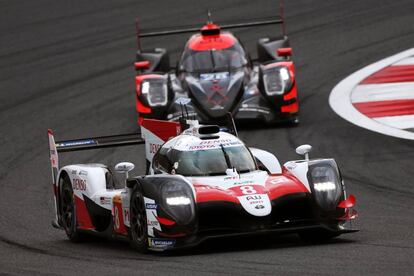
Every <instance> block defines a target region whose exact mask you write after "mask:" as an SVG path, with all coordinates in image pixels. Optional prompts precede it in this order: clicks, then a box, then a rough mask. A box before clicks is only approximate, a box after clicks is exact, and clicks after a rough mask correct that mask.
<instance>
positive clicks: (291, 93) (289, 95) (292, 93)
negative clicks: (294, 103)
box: [283, 83, 298, 101]
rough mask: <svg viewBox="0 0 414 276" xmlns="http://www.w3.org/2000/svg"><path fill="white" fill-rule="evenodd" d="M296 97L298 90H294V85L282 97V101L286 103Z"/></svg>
mask: <svg viewBox="0 0 414 276" xmlns="http://www.w3.org/2000/svg"><path fill="white" fill-rule="evenodd" d="M297 96H298V90H297V88H296V83H295V84H294V85H293V87H292V89H291V90H290V91H289V92H288V93H287V94H285V95H284V96H283V100H284V101H288V100H291V99H296V98H297Z"/></svg>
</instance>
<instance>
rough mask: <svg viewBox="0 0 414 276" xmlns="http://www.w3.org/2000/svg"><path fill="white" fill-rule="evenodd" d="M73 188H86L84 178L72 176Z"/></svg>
mask: <svg viewBox="0 0 414 276" xmlns="http://www.w3.org/2000/svg"><path fill="white" fill-rule="evenodd" d="M73 189H74V190H79V191H85V190H86V180H83V179H78V178H74V179H73Z"/></svg>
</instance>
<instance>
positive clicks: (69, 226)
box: [59, 175, 85, 242]
mask: <svg viewBox="0 0 414 276" xmlns="http://www.w3.org/2000/svg"><path fill="white" fill-rule="evenodd" d="M59 187H60V217H61V222H62V226H63V229H65V232H66V235H67V236H68V238H69V240H70V241H72V242H80V241H82V240H84V237H85V236H84V234H83V233H79V231H78V229H77V227H76V208H75V202H74V197H73V189H72V184H71V182H70V179H69V177H68V176H67V175H63V177H62V178H61V179H60V185H59Z"/></svg>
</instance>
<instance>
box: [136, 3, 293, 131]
mask: <svg viewBox="0 0 414 276" xmlns="http://www.w3.org/2000/svg"><path fill="white" fill-rule="evenodd" d="M270 24H284V20H283V9H282V12H281V16H280V18H277V19H275V18H270V19H269V18H266V19H261V20H257V21H254V22H242V23H240V22H238V23H233V24H224V25H222V26H219V25H216V24H214V23H213V22H212V21H211V20H210V19H209V21H208V23H207V24H206V25H205V26H203V27H202V28H201V29H199V28H187V29H169V30H163V31H146V32H145V31H143V32H140V31H139V28H138V24H137V39H138V51H137V55H136V62H135V69H136V71H137V75H136V77H135V93H136V110H137V112H138V124H139V125H140V124H141V123H142V120H143V119H144V118H154V119H166V120H171V121H174V120H175V121H177V120H178V119H179V117H180V116H181V109H180V106H179V105H178V104H177V103H176V99H178V98H184V97H188V98H190V99H191V102H192V103H191V104H189V105H188V106H187V107H188V112H189V114H190V115H194V116H197V118H198V120H199V121H201V122H203V123H211V122H214V123H220V122H223V120H225V118H226V114H227V113H228V112H231V113H232V115H233V117H234V118H235V120H237V121H243V120H244V121H246V120H261V121H265V122H267V123H274V122H290V123H292V124H297V123H298V122H299V119H298V110H299V104H298V99H297V86H296V81H295V67H294V63H293V61H292V60H291V58H290V57H291V55H292V48H290V44H289V39H288V37H287V35H286V32H285V28H284V25H282V26H283V28H282V31H283V35H282V36H280V37H277V38H260V39H258V41H257V56H258V57H257V59H255V60H252V59H251V58H250V55H249V53H248V52H247V51H246V50H245V49H244V47H243V45H242V44H241V43H240V41H239V39H238V38H236V37H235V36H234V35H233V34H232V33H231V32H229V31H224V30H228V29H233V28H243V27H253V26H255V27H257V26H262V25H270ZM195 31H199V33H196V34H193V35H192V36H191V37H190V38H189V40H188V41H187V43H186V45H185V47H184V49H183V51H182V54H181V57H180V59H179V62H178V64H177V66H176V67H174V68H172V67H170V61H169V55H168V51H167V49H164V48H155V49H154V50H142V49H141V43H140V40H141V38H146V37H158V36H164V35H174V34H183V33H194V32H195Z"/></svg>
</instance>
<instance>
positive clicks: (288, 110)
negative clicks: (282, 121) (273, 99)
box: [280, 102, 299, 113]
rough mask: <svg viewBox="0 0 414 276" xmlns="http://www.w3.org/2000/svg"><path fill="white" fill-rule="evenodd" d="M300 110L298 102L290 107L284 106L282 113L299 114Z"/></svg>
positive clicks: (281, 109)
mask: <svg viewBox="0 0 414 276" xmlns="http://www.w3.org/2000/svg"><path fill="white" fill-rule="evenodd" d="M298 109H299V104H298V102H294V103H293V104H290V105H283V106H282V107H281V108H280V111H281V112H282V113H295V112H298Z"/></svg>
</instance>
